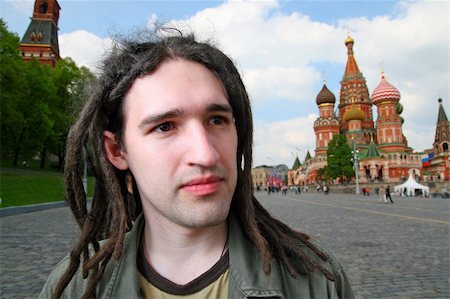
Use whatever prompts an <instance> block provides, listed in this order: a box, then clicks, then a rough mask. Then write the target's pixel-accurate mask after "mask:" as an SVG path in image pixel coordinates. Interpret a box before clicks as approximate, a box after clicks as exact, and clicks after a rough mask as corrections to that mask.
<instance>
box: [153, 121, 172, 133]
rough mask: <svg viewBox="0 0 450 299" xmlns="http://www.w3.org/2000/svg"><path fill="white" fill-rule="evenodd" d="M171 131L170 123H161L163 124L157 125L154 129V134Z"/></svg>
mask: <svg viewBox="0 0 450 299" xmlns="http://www.w3.org/2000/svg"><path fill="white" fill-rule="evenodd" d="M172 129H173V124H172V123H163V124H160V125H158V126H157V127H156V128H155V132H158V133H165V132H169V131H170V130H172Z"/></svg>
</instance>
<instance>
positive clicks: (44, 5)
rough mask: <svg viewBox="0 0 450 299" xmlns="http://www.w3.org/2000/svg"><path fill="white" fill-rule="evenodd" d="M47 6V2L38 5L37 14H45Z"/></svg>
mask: <svg viewBox="0 0 450 299" xmlns="http://www.w3.org/2000/svg"><path fill="white" fill-rule="evenodd" d="M47 9H48V4H47V2H44V3H42V4H41V5H39V13H47Z"/></svg>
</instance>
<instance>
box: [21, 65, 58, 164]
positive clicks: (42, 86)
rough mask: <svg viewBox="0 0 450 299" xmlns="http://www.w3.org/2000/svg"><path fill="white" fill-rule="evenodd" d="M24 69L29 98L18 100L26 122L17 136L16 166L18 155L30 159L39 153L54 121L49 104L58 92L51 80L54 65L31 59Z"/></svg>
mask: <svg viewBox="0 0 450 299" xmlns="http://www.w3.org/2000/svg"><path fill="white" fill-rule="evenodd" d="M24 71H25V72H24V73H25V77H26V82H27V86H26V89H25V92H26V99H25V100H24V101H22V102H20V103H19V106H18V109H19V111H21V112H22V115H23V117H24V119H25V125H24V127H23V128H22V130H21V132H20V133H19V135H18V138H17V139H16V144H15V147H14V160H13V165H17V162H18V159H19V157H22V158H23V159H31V158H32V157H34V156H35V155H37V154H38V153H39V152H40V150H41V149H42V148H43V147H44V143H45V140H46V139H47V137H48V136H49V134H50V133H51V130H52V128H53V123H54V122H53V120H52V119H51V110H50V107H49V103H51V102H52V101H54V99H55V94H56V92H55V86H54V84H53V82H52V80H51V73H52V67H51V66H49V65H44V64H41V63H39V62H38V61H37V60H32V61H30V62H27V63H26V64H25V67H24Z"/></svg>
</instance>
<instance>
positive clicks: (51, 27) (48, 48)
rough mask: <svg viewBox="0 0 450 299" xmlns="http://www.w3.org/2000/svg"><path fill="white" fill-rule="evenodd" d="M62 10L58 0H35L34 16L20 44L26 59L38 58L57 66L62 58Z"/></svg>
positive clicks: (20, 49)
mask: <svg viewBox="0 0 450 299" xmlns="http://www.w3.org/2000/svg"><path fill="white" fill-rule="evenodd" d="M60 10H61V7H60V6H59V4H58V1H57V0H35V2H34V10H33V17H32V18H31V22H30V25H29V26H28V29H27V31H26V32H25V35H24V36H23V38H22V40H21V42H20V46H19V51H20V52H21V53H22V56H23V59H24V60H31V59H32V58H36V59H38V60H39V61H40V62H42V63H46V64H51V65H52V66H55V64H56V62H57V61H58V60H59V59H60V56H59V44H58V20H59V11H60Z"/></svg>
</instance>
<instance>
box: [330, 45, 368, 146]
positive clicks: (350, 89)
mask: <svg viewBox="0 0 450 299" xmlns="http://www.w3.org/2000/svg"><path fill="white" fill-rule="evenodd" d="M353 45H354V40H353V38H351V37H350V36H348V37H347V39H346V40H345V46H346V47H347V65H346V67H345V73H344V76H343V78H342V81H341V91H340V99H339V106H338V108H339V120H340V122H341V133H343V134H345V135H346V136H347V139H351V137H352V136H350V135H351V134H349V121H348V120H346V119H345V118H344V115H345V113H346V112H347V111H348V110H350V109H352V105H354V107H356V108H355V109H359V110H361V111H362V112H363V113H364V119H362V120H361V131H360V132H359V134H358V135H360V138H358V139H357V144H358V145H367V144H369V142H370V140H372V138H373V137H374V135H375V130H374V123H373V115H372V102H371V101H370V98H369V91H368V89H367V84H366V79H365V78H364V76H363V75H362V73H361V72H360V71H359V68H358V64H357V63H356V60H355V57H354V55H353ZM354 134H355V133H353V135H354Z"/></svg>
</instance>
